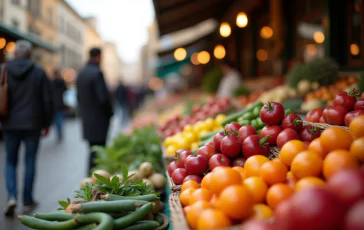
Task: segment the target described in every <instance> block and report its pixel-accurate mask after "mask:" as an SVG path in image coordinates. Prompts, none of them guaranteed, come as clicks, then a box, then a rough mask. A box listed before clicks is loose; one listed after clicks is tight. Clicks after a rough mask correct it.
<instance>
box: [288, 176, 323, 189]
mask: <svg viewBox="0 0 364 230" xmlns="http://www.w3.org/2000/svg"><path fill="white" fill-rule="evenodd" d="M324 185H325V181H323V180H322V179H320V178H318V177H305V178H302V179H301V180H299V181H298V182H297V183H296V186H295V187H294V190H295V192H298V191H300V190H303V189H307V188H312V187H321V186H324Z"/></svg>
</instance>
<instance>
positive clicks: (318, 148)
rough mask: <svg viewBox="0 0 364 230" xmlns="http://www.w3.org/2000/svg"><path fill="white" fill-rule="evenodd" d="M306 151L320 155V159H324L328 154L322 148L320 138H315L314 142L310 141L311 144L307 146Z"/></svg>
mask: <svg viewBox="0 0 364 230" xmlns="http://www.w3.org/2000/svg"><path fill="white" fill-rule="evenodd" d="M308 150H309V151H313V152H316V153H318V154H320V155H321V157H322V159H324V158H325V157H326V155H327V154H328V152H327V151H326V150H325V149H324V148H323V147H322V145H321V142H320V138H316V139H315V140H313V141H311V143H310V144H309V145H308Z"/></svg>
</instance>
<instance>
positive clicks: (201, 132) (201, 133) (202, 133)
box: [198, 129, 210, 137]
mask: <svg viewBox="0 0 364 230" xmlns="http://www.w3.org/2000/svg"><path fill="white" fill-rule="evenodd" d="M209 132H210V131H209V130H207V129H203V130H201V131H200V132H199V133H198V136H199V137H201V136H203V135H205V134H206V133H209Z"/></svg>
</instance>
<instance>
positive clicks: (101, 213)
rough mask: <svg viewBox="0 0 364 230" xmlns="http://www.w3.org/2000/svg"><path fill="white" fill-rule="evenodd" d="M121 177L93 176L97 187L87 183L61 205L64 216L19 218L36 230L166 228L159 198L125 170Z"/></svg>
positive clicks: (47, 215) (41, 214)
mask: <svg viewBox="0 0 364 230" xmlns="http://www.w3.org/2000/svg"><path fill="white" fill-rule="evenodd" d="M121 176H122V178H123V179H122V180H120V179H119V177H118V176H113V177H110V178H109V177H104V176H102V175H99V174H96V173H94V174H93V177H94V178H96V183H95V184H94V185H91V184H90V183H86V186H85V187H84V188H81V189H80V190H78V191H76V195H75V198H78V199H79V200H76V201H73V202H71V200H70V199H69V198H67V201H59V204H60V205H61V208H59V210H65V213H62V212H55V213H35V214H34V216H33V217H31V216H19V217H18V218H19V220H20V222H21V223H22V224H23V225H25V226H28V227H30V228H34V229H45V230H47V229H50V230H51V229H64V230H67V229H97V230H111V229H156V228H158V227H159V226H160V225H162V224H164V223H163V221H161V219H160V218H157V216H158V215H160V214H158V212H159V211H161V210H162V209H163V205H161V202H160V200H159V196H158V195H159V194H158V193H156V192H154V190H153V189H152V188H151V186H150V185H147V184H146V183H145V182H143V181H142V180H141V179H139V180H136V181H132V180H131V178H132V177H133V175H129V173H128V171H127V170H126V169H125V168H123V169H122V175H121Z"/></svg>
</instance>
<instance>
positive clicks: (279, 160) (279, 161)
mask: <svg viewBox="0 0 364 230" xmlns="http://www.w3.org/2000/svg"><path fill="white" fill-rule="evenodd" d="M271 161H273V162H277V163H282V164H283V162H282V161H281V159H279V157H277V158H274V159H273V160H271ZM283 165H284V166H286V168H287V170H288V167H287V165H285V164H283Z"/></svg>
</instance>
